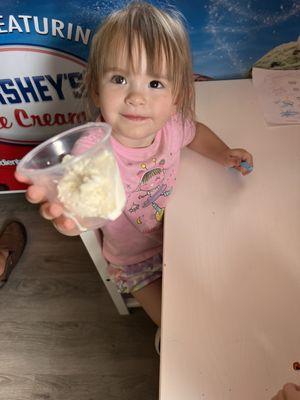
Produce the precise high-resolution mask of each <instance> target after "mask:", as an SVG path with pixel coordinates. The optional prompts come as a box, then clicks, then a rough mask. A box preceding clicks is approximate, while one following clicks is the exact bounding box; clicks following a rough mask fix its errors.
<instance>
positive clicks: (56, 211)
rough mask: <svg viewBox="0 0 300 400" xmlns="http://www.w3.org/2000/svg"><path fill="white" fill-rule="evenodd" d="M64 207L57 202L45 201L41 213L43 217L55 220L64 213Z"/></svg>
mask: <svg viewBox="0 0 300 400" xmlns="http://www.w3.org/2000/svg"><path fill="white" fill-rule="evenodd" d="M62 213H63V208H62V207H61V206H60V205H59V204H55V203H48V202H46V203H44V204H42V205H41V207H40V214H41V216H42V217H43V218H45V219H48V220H50V221H51V220H53V219H55V218H58V217H60V216H61V215H62Z"/></svg>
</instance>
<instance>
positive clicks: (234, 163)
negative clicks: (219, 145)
mask: <svg viewBox="0 0 300 400" xmlns="http://www.w3.org/2000/svg"><path fill="white" fill-rule="evenodd" d="M240 162H241V158H240V157H237V156H232V155H231V156H229V158H228V160H227V166H228V167H238V166H239V165H240Z"/></svg>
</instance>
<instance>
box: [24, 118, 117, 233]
mask: <svg viewBox="0 0 300 400" xmlns="http://www.w3.org/2000/svg"><path fill="white" fill-rule="evenodd" d="M110 135H111V127H110V125H108V124H105V123H102V122H95V123H87V124H85V125H81V126H78V127H76V128H73V129H70V130H68V131H65V132H62V133H60V134H59V135H56V136H54V137H52V138H50V139H48V140H47V141H45V142H43V143H41V144H40V145H39V146H37V147H35V148H34V149H33V150H32V151H31V152H29V153H28V154H26V156H25V157H24V158H23V159H22V160H21V161H20V163H19V164H18V166H17V172H18V173H19V174H21V175H23V176H26V177H28V178H29V179H30V180H31V181H32V183H33V184H35V185H38V186H42V187H43V188H44V189H45V193H46V197H47V200H48V201H50V202H55V203H59V204H61V205H62V206H63V208H64V215H65V216H66V217H68V218H71V219H73V220H74V221H75V223H76V225H77V227H78V228H79V229H80V230H81V231H85V230H88V229H96V228H99V227H101V226H103V225H105V223H107V221H111V220H114V219H116V218H118V216H119V215H120V214H121V213H122V210H123V208H124V205H125V191H124V188H123V184H122V181H121V178H120V173H119V169H118V165H117V163H116V160H115V158H114V155H113V152H112V148H111V144H110Z"/></svg>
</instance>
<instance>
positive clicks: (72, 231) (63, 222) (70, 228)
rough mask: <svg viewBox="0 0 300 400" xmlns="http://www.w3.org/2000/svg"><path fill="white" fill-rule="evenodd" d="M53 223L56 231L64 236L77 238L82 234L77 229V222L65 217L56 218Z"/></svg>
mask: <svg viewBox="0 0 300 400" xmlns="http://www.w3.org/2000/svg"><path fill="white" fill-rule="evenodd" d="M52 222H53V225H54V227H55V228H56V230H57V231H58V232H60V233H62V234H63V235H67V236H76V235H79V234H80V233H81V232H80V231H79V229H78V228H77V226H76V224H75V222H74V221H73V220H72V219H70V218H66V217H64V216H63V215H61V216H60V217H58V218H55V219H54V220H53V221H52Z"/></svg>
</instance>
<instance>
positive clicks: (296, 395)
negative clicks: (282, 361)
mask: <svg viewBox="0 0 300 400" xmlns="http://www.w3.org/2000/svg"><path fill="white" fill-rule="evenodd" d="M272 400H300V386H298V385H295V384H294V383H287V384H286V385H284V387H283V389H281V390H280V391H279V392H278V393H277V395H276V396H274V397H272Z"/></svg>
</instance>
